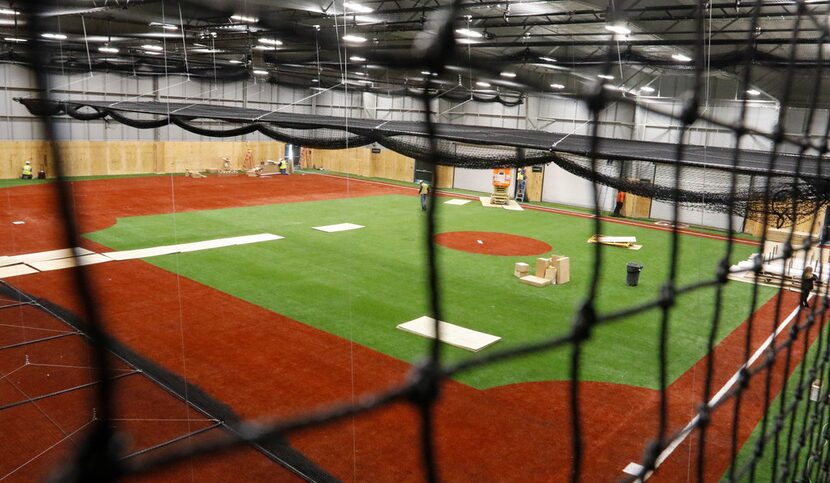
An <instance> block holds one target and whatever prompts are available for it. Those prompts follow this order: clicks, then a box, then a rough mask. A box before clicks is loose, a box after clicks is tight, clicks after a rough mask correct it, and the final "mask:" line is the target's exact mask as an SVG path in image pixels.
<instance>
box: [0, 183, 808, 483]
mask: <svg viewBox="0 0 830 483" xmlns="http://www.w3.org/2000/svg"><path fill="white" fill-rule="evenodd" d="M172 186H175V206H174V205H173V203H172V197H171V194H172V192H171V187H172ZM52 189H53V187H52V186H50V185H39V186H30V187H23V188H12V189H5V190H3V191H4V193H3V194H5V197H6V200H7V203H5V204H4V205H5V206H4V207H3V208H2V210H3V211H4V213H3V215H4V216H3V218H2V219H3V220H4V221H5V222H4V223H2V225H3V227H4V228H3V229H2V231H0V243H3V245H2V246H4V247H10V248H7V250H6V252H5V253H4V254H15V253H24V252H33V251H38V250H46V249H55V248H64V245H65V243H63V242H62V241H61V240H62V238H61V237H60V236H59V234H60V230H59V227H60V223H59V220H58V219H57V218H56V217H55V215H54V212H55V210H54V202H53V196H52ZM74 193H75V200H76V208H77V209H79V210H80V213H81V216H80V220H81V228H82V231H84V232H89V231H93V230H98V229H101V228H104V227H106V226H109V225H111V224H112V223H114V222H115V219H116V217H119V216H135V215H140V214H150V213H169V212H172V211H174V210H175V211H186V210H187V211H190V210H202V209H209V208H224V207H230V206H249V205H258V204H269V203H280V202H293V201H308V200H309V199H326V198H342V197H346V196H368V195H377V194H387V193H411V191H409V190H406V189H403V188H396V187H390V186H379V185H377V184H371V183H362V182H359V181H356V180H352V181H350V182H347V181H346V180H344V179H341V178H334V177H323V176H310V175H309V176H291V177H275V178H272V179H267V180H263V179H255V178H244V177H240V178H219V177H213V178H207V179H200V180H192V179H188V178H184V177H173V178H171V177H154V178H137V179H117V180H101V181H91V182H83V183H76V184H75V189H74ZM12 207H13V211H11V212H10V210H11V209H12ZM18 219H19V220H24V221H26V222H27V223H26V225H19V226H18V225H11V223H10V221H11V220H18ZM83 245H84V246H85V247H87V248H90V249H93V250H100V249H102V248H103V247H101V246H98V245H96V244H94V243H91V242H85V243H84V244H83ZM88 271H89V273H90V275H91V276H92V278H93V280H95V282H96V284H95V288H96V291H97V295H98V298H99V300H101V310H102V314H103V318H104V320H105V323H106V328H107V330H108V331H109V332H110V334H112V335H114V336H115V337H117V338H118V339H120V340H121V341H122V342H124V343H125V344H126V345H128V346H129V347H131V348H132V349H133V350H135V351H137V352H138V353H140V354H142V355H144V356H145V357H147V358H149V359H151V360H153V361H154V362H156V363H157V364H159V365H160V366H162V367H164V368H166V369H168V370H170V371H172V372H174V373H176V374H179V375H182V376H184V377H185V378H186V379H187V381H188V382H190V383H191V384H195V385H197V386H199V387H200V388H201V389H203V390H204V391H206V392H207V393H208V394H210V395H211V396H213V397H214V398H215V399H217V400H219V401H221V402H223V403H225V404H227V405H229V406H230V407H231V408H233V409H234V410H235V411H236V413H237V414H239V415H241V416H243V417H246V418H280V417H289V416H292V415H297V414H302V413H303V412H305V411H306V410H308V409H309V408H310V407H315V406H321V405H326V404H328V403H332V402H340V401H351V400H353V398H354V397H355V396H356V395H360V394H362V393H365V392H367V391H376V390H380V389H383V388H386V387H389V386H391V385H393V384H396V383H400V382H401V381H402V380H404V378H405V377H406V375H407V373H408V372H409V369H410V366H409V364H407V363H405V362H403V361H399V360H396V359H393V358H390V357H388V356H386V355H384V354H381V353H378V352H375V351H373V350H370V349H368V348H365V347H362V346H360V345H357V344H352V343H350V342H349V341H348V340H345V339H342V338H339V337H336V336H333V335H330V334H328V333H325V332H322V331H319V330H317V329H314V328H312V327H309V326H306V325H304V324H302V323H299V322H296V321H293V320H291V319H288V318H286V317H283V316H281V315H279V314H276V313H273V312H270V311H267V310H265V309H263V308H260V307H258V306H255V305H252V304H249V303H247V302H244V301H242V300H239V299H236V298H234V297H231V296H230V295H227V294H225V293H222V292H219V291H216V290H214V289H212V288H210V287H207V286H204V285H202V284H199V283H197V282H195V281H192V280H189V279H186V278H183V277H178V276H177V275H176V274H174V273H170V272H167V271H165V270H162V269H159V268H156V267H154V266H152V265H150V264H147V263H145V262H142V261H138V260H134V261H126V262H113V263H108V264H102V265H95V266H91V267H88ZM70 275H71V273H70V272H69V271H54V272H43V273H39V274H34V275H29V276H23V277H16V278H13V279H10V283H12V284H13V285H14V286H16V287H18V288H19V289H21V290H23V291H24V292H28V293H31V294H34V295H36V296H39V297H43V298H47V299H49V300H50V301H52V302H54V303H56V304H58V305H60V306H62V307H65V308H68V309H70V310H72V311H73V312H76V313H79V312H80V310H79V307H78V305H79V304H78V302H77V300H76V298H75V296H74V295H73V290H72V286H73V285H72V280H71V277H70ZM783 297H784V298H783V300H782V310H781V314H782V315H781V317H780V318H783V316H785V315H786V314H788V313H789V312H790V311H791V310H792V309H793V308H794V307H795V306H796V304H797V295H796V294H791V293H785V294H784V296H783ZM30 310H32V309H31V308H26V307H23V308H13V309H4V310H3V311H0V318H2V319H0V324H5V325H0V328H3V327H5V328H6V329H9V330H4V331H0V336H2V338H3V342H4V344H8V343H14V342H19V341H21V340H31V339H34V338H38V337H42V335H40V332H45V330H41V331H38V330H34V329H28V330H24V329H22V328H20V327H23V326H26V327H36V328H40V329H46V330H63V328H61V327H55V326H54V325H50V322H49V321H48V320H45V319H42V320H41V319H40V318H38V317H37V316H34V317H30V316H27V314H26V313H25V311H30ZM774 311H775V302H774V300H773V301H770V302H767V303H766V304H765V305H764V306H763V307H761V308H760V309H759V311H758V313H757V314H756V317H755V322H754V330H753V334H752V337H751V339H752V344H753V351H754V348H755V347H757V346H758V345H759V344H760V343H761V341H763V340H764V339H765V338H766V337H767V336H768V335H769V334H770V332H771V330H772V329H771V324H772V323H773V320H772V317H773V313H774ZM33 324H34V325H33ZM8 326H12V327H11V328H10V327H8ZM15 327H17V328H15ZM746 330H747V325H746V323H744V324H742V325H741V326H739V327H738V328H737V329H736V330H735V331H734V332H733V333H731V334H730V335H729V336H727V338H726V339H725V340H724V341H722V342H721V344H719V345H718V347H717V348H716V350H715V352H714V357H715V360H716V361H717V364H716V366H715V367H716V369H715V373H714V379H713V380H714V383H713V387H714V388H716V389H717V388H719V387H720V386H721V385H722V384H723V383H724V382H725V381H726V380H728V379H729V378H730V377H731V375H732V374H733V373H734V371H735V370H737V368H738V367H739V366H740V363H741V361H742V360H743V344H744V342H743V340H744V337H745V333H746V332H745V331H746ZM786 332H787V331H784V333H785V334H786ZM817 333H818V330H817V329H813V330H812V331H811V332H810V334H809V336H810V338H809V340H810V342H811V343H812V340H813V339H814V338H815V336H816V334H817ZM802 337H803V335H802V336H800V338H799V342H798V343H796V344H795V345H794V346H793V354H792V355H793V358H792V360H793V362H792V364H791V366H790V368H789V371H788V372H790V373H791V372H792V371H793V370H794V368H795V366H796V365H797V363H798V362H799V361H800V360H801V357H802V350H803V345H802V342H801V341H802V340H803V339H802ZM781 339H783V336H781V337H780V338H779V341H780V340H781ZM23 347H25V349H22V348H21V349H12V350H5V351H0V370H1V371H2V375H7V374H8V373H9V372H12V371H14V370H16V369H18V368H19V367H20V366H21V365H23V363H24V361H25V355H29V357H30V362H31V361H34V362H36V363H42V362H40V361H47V362H46V363H50V364H56V365H57V364H61V365H77V366H84V367H85V366H88V347H87V346H86V344H85V342H83V340H82V339H81V338H80V337H79V336H77V335H69V336H66V337H62V338H60V339H56V340H53V341H50V342H42V343H37V344H32V345H28V346H23ZM49 361H51V362H49ZM55 361H58V362H55ZM65 361H69V362H71V364H67V363H66V362H65ZM783 366H784V364H783V363H778V364H776V365H775V366H774V370H773V374H774V377H773V379H772V381H773V386H772V389H773V391H772V394H773V395H775V394H777V393H778V391H779V390H780V387H781V383H782V381H783V376H784V372H785V371H784V367H783ZM705 367H706V358H704V359H702V360H700V361H698V363H697V364H695V365H694V366H693V367H692V368H690V369H689V370H688V371H686V373H684V374H683V375H682V376H681V377H680V378H678V380H676V381H674V382H673V383H672V384H671V386H670V388H669V391H668V394H669V408H670V414H669V416H670V418H669V419H670V426H671V430H672V431H677V430H679V429H680V428H682V427H683V426H684V425H685V424H686V423H687V422H688V421H689V420H690V419H691V417H692V416H693V412H694V410H695V408H696V406H697V404H698V401H700V400H701V398H702V388H703V380H704V371H705ZM42 370H46V369H45V368H41V367H40V366H36V367H28V366H27V367H25V368H23V369H20V371H26V372H25V373H23V374H20V375H19V376H17V374H18V373H14V374H13V376H12V377H5V378H3V384H4V385H10V387H4V386H0V387H3V388H2V389H0V397H2V400H0V404H6V403H8V402H14V401H17V400H19V397H18V395H16V394H17V393H19V392H20V390H23V391H25V393H26V394H28V395H30V396H34V395H36V394H43V393H45V392H49V391H51V390H55V389H56V388H60V387H67V386H71V385H75V384H77V383H83V382H86V381H90V380H91V379H90V377H91V376H90V375H89V373H88V370H81V371H80V372H73V370H71V369H68V372H63V373H61V374H63V375H62V376H61V378H60V379H61V380H60V381H59V382H58V383H56V382H55V381H54V380H52V374H53V373H51V372H49V373H48V374H49V375H44V374H43V373H42V372H38V371H42ZM48 370H52V369H51V368H50V369H48ZM15 376H17V377H15ZM117 385H118V387H119V389H120V390H121V392H119V393H118V408H119V413H118V416H119V417H120V418H124V419H131V421H124V422H122V423H119V427H124V428H125V429H127V430H128V431H129V433H130V436H131V438H132V442H131V443H130V444H131V445H132V446H130V447H131V448H133V449H138V448H146V447H149V446H152V445H153V444H156V443H158V442H160V441H164V440H166V439H170V438H171V437H174V436H177V435H183V434H186V433H188V431H193V430H194V429H198V428H200V427H204V425H206V424H209V422H206V421H205V419H206V418H205V417H204V416H203V415H201V414H198V413H195V412H194V411H192V410H189V409H188V408H187V407H186V406H185V405H184V404H183V403H182V402H181V401H179V400H178V399H176V398H175V397H173V396H171V395H170V394H168V393H166V392H164V391H163V390H162V389H160V388H159V387H158V386H156V385H155V384H153V383H151V382H150V381H148V380H147V379H146V378H144V377H143V376H141V375H128V376H125V377H123V378H122V379H119V381H118V383H117ZM579 387H580V390H579V394H580V397H581V400H582V404H581V409H582V412H581V417H582V421H583V430H584V438H583V441H584V442H585V459H584V461H585V464H584V466H583V469H584V471H583V480H584V481H615V480H617V479H618V478H620V477H621V476H623V474H622V469H623V468H624V467H625V466H626V465H627V464H628V463H629V462H631V461H639V459H640V458H641V456H642V453H643V449H644V447H645V444H646V441H649V440H650V439H651V438H653V436H654V434H655V432H656V418H655V414H656V411H657V401H658V397H659V392H658V391H654V390H650V389H643V388H636V387H627V386H619V385H615V384H608V383H595V382H583V383H581V384H580V386H579ZM716 389H715V390H716ZM568 391H569V389H568V383H567V382H539V383H527V384H516V385H511V386H504V387H498V388H494V389H490V390H487V391H479V390H476V389H473V388H470V387H468V386H465V385H463V384H460V383H457V382H454V381H447V382H446V383H445V384H444V385H443V387H442V393H441V399H440V402H439V403H438V405H437V412H436V448H437V455H438V463H439V468H440V475H441V477H442V479H445V480H447V481H563V480H566V479H567V477H568V474H569V471H570V462H571V456H570V455H571V440H570V418H569V416H568V414H569V411H570V409H569V403H568ZM91 393H92V391H91V390H81V391H75V392H72V393H67V394H66V395H63V396H59V397H54V398H47V399H44V400H42V401H39V402H38V403H36V404H26V405H22V406H17V407H16V408H14V409H13V410H6V411H0V427H2V428H3V430H2V431H0V476H2V475H1V474H5V473H7V472H8V471H11V469H13V468H14V467H16V466H18V465H19V464H22V462H25V461H26V460H28V459H30V458H32V457H34V456H36V455H38V453H40V452H43V451H44V450H45V449H46V448H48V447H50V446H51V445H53V444H55V443H57V442H58V441H61V440H62V439H63V437H64V436H63V434H66V433H71V431H74V430H76V429H77V428H79V427H81V426H82V425H83V424H84V423H85V422H87V421H88V420H89V419H90V418H91V409H90V408H91V407H92V402H91V401H90V394H91ZM762 404H763V379H762V378H755V379H753V382H752V384H751V385H750V386H749V389H748V391H747V392H746V393H745V394H744V403H743V407H742V416H743V420H744V423H743V424H742V425H741V427H740V431H739V440H740V442H743V441H744V440H745V439H746V438H747V437H748V436H749V434H750V432H751V431H752V429H753V428H754V426H755V422H757V421H758V420H760V418H761V416H762V409H763V406H762ZM731 407H732V406H731V403H729V404H726V405H725V406H724V407H722V408H720V409H718V410H717V411H715V413H714V416H713V418H714V423H713V427H712V428H711V429H710V431H709V433H708V438H707V441H708V444H707V446H706V457H707V458H706V462H707V466H706V476H707V480H709V481H714V480H716V479H717V478H719V477H720V476H721V475H722V474H723V472H724V471H725V470H726V469H727V467H728V464H729V451H728V448H729V447H728V444H729V435H730V432H731ZM186 417H190V418H192V419H193V420H192V421H185V422H184V425H183V424H182V422H181V421H179V422H174V421H167V422H164V423H160V422H158V421H143V420H145V419H168V420H169V419H176V418H186ZM138 420H142V421H138ZM750 422H751V424H750ZM188 424H189V427H187V425H188ZM167 425H169V426H167ZM58 427H59V428H58ZM212 431H218V430H216V429H214V430H212ZM79 434H80V433H79ZM75 440H77V436H76V437H73V438H68V439H66V440H65V441H64V442H63V443H61V444H58V445H57V446H56V448H55V450H52V451H49V452H46V453H45V454H43V455H42V456H40V457H39V458H37V459H35V460H34V462H33V463H31V464H30V465H28V466H27V467H26V468H25V470H26V471H28V473H26V475H27V477H26V478H23V479H24V480H26V479H30V478H31V477H32V476H34V475H39V474H42V471H44V470H45V469H46V468H48V467H50V466H52V465H54V464H55V463H56V462H57V461H60V460H61V459H62V458H63V457H65V456H66V455H67V454H68V452H69V450H70V445H68V444H66V443H68V442H70V441H75ZM289 440H290V442H291V444H292V446H293V447H294V448H295V449H297V450H299V451H301V452H302V453H304V454H305V455H306V456H307V457H308V458H310V459H311V460H312V461H314V462H315V463H317V464H318V465H319V466H320V467H322V468H323V469H325V470H327V471H328V472H330V473H332V474H334V475H335V476H337V477H339V478H341V479H343V480H360V481H420V480H422V479H423V472H422V470H421V461H420V448H419V445H418V441H419V432H418V417H417V413H416V412H415V410H414V407H413V406H411V405H408V404H403V403H401V404H395V405H392V406H388V407H385V408H382V409H379V410H375V411H373V412H371V413H369V414H367V415H363V416H360V417H357V418H353V419H348V420H345V421H342V422H339V423H337V424H332V425H327V426H323V427H320V428H314V429H307V430H303V431H299V432H296V433H293V434H291V435H290V437H289ZM696 445H697V433H696V432H695V433H693V434H692V435H690V437H689V438H687V439H686V441H685V442H684V443H683V444H682V445H681V446H680V447H678V449H677V450H676V451H675V453H674V454H673V456H672V457H671V458H669V459H668V460H667V461H666V462H665V463H664V465H663V467H662V468H661V470H660V471H659V472H658V473H656V474H655V475H654V477H653V480H654V481H680V480H683V481H685V480H686V478H687V475H688V474H689V471H693V470H694V469H693V468H690V467H689V461H692V462H694V461H695V458H694V454H695V452H696V451H697V449H696ZM690 456H691V458H690ZM692 464H693V463H692ZM691 474H694V473H691ZM21 475H22V473H21ZM158 476H160V477H161V478H160V479H162V480H170V481H174V480H178V481H181V480H187V479H192V480H198V481H229V480H233V481H284V480H293V479H295V477H294V476H292V475H291V474H290V473H289V472H288V471H287V470H285V469H283V468H281V467H280V466H278V465H277V464H275V463H273V462H271V461H270V460H268V459H266V458H265V457H264V456H262V455H261V454H260V453H258V452H257V451H255V450H253V449H243V450H239V451H235V452H231V453H224V454H222V455H220V456H212V457H211V458H201V459H199V460H196V461H192V462H185V463H182V464H179V465H177V466H176V467H174V468H172V469H170V470H167V471H165V472H163V473H160V474H158Z"/></svg>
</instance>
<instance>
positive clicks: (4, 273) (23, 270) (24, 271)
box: [0, 263, 37, 279]
mask: <svg viewBox="0 0 830 483" xmlns="http://www.w3.org/2000/svg"><path fill="white" fill-rule="evenodd" d="M32 273H37V270H35V269H34V268H32V267H30V266H28V265H24V264H22V263H20V264H17V265H10V266H8V267H0V279H4V278H9V277H17V276H20V275H29V274H32Z"/></svg>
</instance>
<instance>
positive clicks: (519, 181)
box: [516, 168, 527, 201]
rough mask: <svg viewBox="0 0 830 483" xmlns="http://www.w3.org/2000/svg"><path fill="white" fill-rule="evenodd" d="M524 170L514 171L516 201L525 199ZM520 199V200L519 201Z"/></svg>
mask: <svg viewBox="0 0 830 483" xmlns="http://www.w3.org/2000/svg"><path fill="white" fill-rule="evenodd" d="M526 186H527V185H526V184H525V168H519V169H518V170H517V171H516V200H517V201H524V199H525V188H526ZM519 198H521V199H519Z"/></svg>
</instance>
